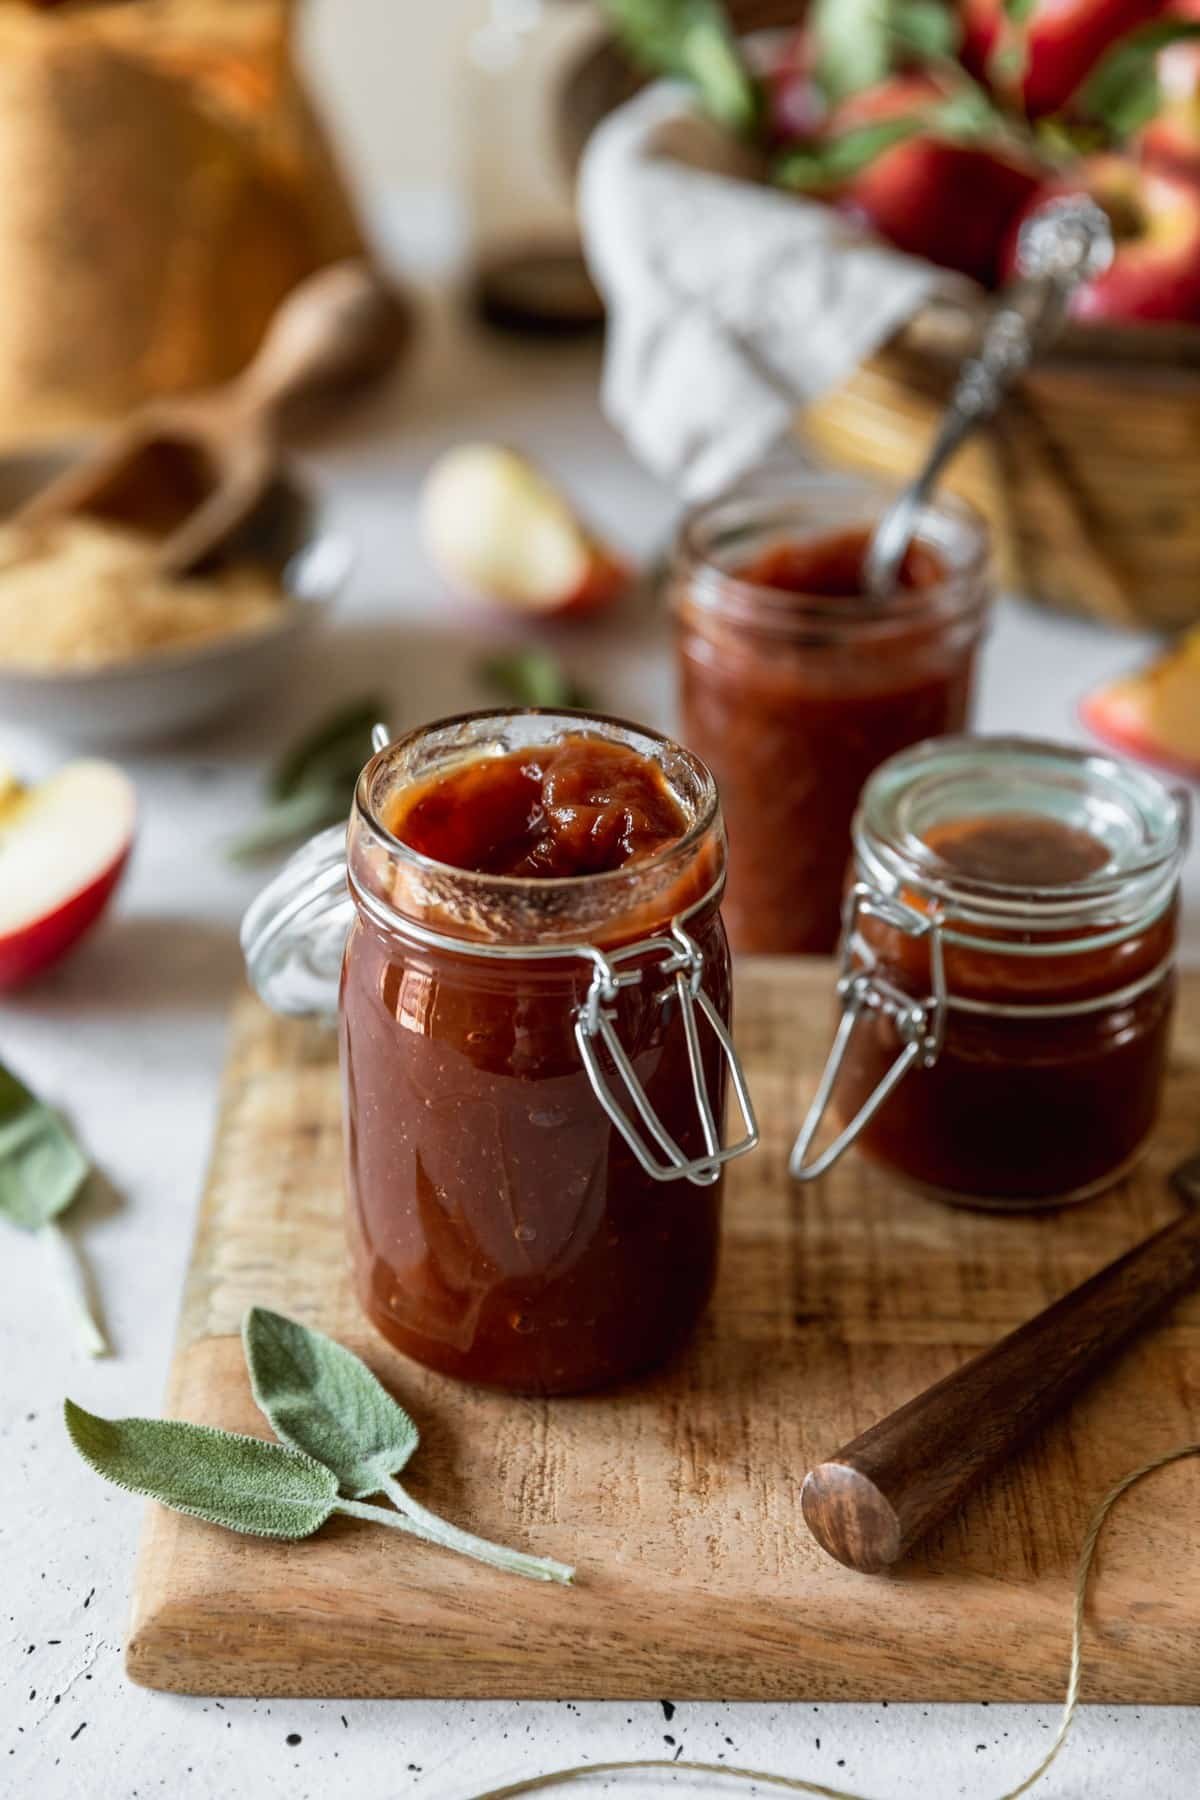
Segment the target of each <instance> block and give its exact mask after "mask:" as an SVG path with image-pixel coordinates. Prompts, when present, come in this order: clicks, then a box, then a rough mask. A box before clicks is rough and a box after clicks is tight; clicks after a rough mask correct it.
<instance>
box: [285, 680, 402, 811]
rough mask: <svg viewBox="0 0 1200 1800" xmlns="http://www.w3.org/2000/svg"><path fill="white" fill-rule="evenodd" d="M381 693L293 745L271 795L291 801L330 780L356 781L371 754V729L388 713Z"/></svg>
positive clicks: (357, 702) (342, 712) (336, 713)
mask: <svg viewBox="0 0 1200 1800" xmlns="http://www.w3.org/2000/svg"><path fill="white" fill-rule="evenodd" d="M388 710H389V708H388V703H387V701H386V700H382V699H380V697H379V695H378V694H370V695H367V696H365V697H364V698H362V699H359V700H351V701H350V702H349V703H348V704H347V705H345V706H339V707H338V708H337V709H336V711H334V712H332V713H330V714H329V716H328V717H327V718H325V719H322V720H321V721H320V723H319V724H317V725H315V726H314V727H313V729H312V730H311V731H309V732H306V733H305V735H304V736H303V737H302V738H301V739H300V740H299V742H298V743H296V744H293V746H292V748H291V749H290V750H288V751H287V753H286V754H285V755H284V757H283V758H282V760H281V761H280V762H279V764H278V766H277V767H276V769H275V772H274V774H273V775H272V777H271V798H272V799H273V800H287V799H288V798H289V797H290V796H291V795H293V794H295V793H298V792H300V791H301V790H302V789H305V788H309V787H312V786H313V785H314V784H315V785H320V784H322V783H327V782H345V781H347V780H349V781H351V782H353V781H356V780H357V779H358V773H359V770H360V769H361V768H362V766H363V764H364V763H365V762H366V761H367V758H368V757H369V756H370V754H371V729H372V727H373V726H374V725H375V724H376V723H377V722H378V721H379V720H380V719H383V718H386V717H387V714H388Z"/></svg>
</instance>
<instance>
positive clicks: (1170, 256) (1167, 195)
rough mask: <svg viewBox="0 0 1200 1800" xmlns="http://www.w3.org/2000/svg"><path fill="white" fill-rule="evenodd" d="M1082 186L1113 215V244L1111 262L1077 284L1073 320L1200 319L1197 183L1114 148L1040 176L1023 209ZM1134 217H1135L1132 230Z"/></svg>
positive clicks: (1008, 257) (1011, 264) (1010, 260)
mask: <svg viewBox="0 0 1200 1800" xmlns="http://www.w3.org/2000/svg"><path fill="white" fill-rule="evenodd" d="M1081 191H1083V192H1086V193H1088V194H1090V195H1091V197H1092V198H1093V199H1094V200H1095V201H1097V202H1098V204H1099V205H1101V206H1103V207H1104V208H1105V210H1106V211H1107V212H1108V213H1109V215H1110V217H1113V218H1114V219H1115V221H1116V223H1117V244H1116V254H1115V256H1114V257H1113V260H1112V264H1111V266H1110V267H1109V268H1108V269H1106V270H1105V271H1104V273H1103V274H1102V275H1097V276H1096V278H1095V280H1093V281H1088V282H1085V283H1084V284H1083V285H1082V286H1081V287H1078V288H1076V290H1075V292H1074V294H1073V295H1072V298H1071V304H1070V312H1071V316H1072V318H1075V319H1080V320H1084V321H1088V320H1091V321H1095V322H1098V323H1100V322H1103V323H1112V324H1122V323H1134V322H1136V321H1141V322H1143V323H1157V324H1167V323H1171V322H1176V323H1179V322H1186V321H1189V320H1200V181H1197V180H1194V179H1192V178H1191V177H1190V176H1186V175H1180V174H1176V173H1171V172H1169V171H1167V170H1165V169H1151V168H1149V167H1146V166H1143V165H1142V164H1139V163H1136V162H1134V161H1133V160H1132V159H1131V158H1129V157H1126V156H1119V155H1117V154H1116V153H1111V154H1107V155H1103V156H1091V157H1086V158H1085V159H1084V160H1083V161H1082V162H1081V163H1079V165H1078V166H1077V168H1076V170H1075V172H1074V174H1073V175H1070V176H1061V177H1059V178H1057V179H1056V180H1054V181H1048V182H1046V183H1045V185H1044V186H1043V187H1042V188H1041V189H1039V191H1038V192H1037V193H1036V194H1035V195H1034V197H1033V199H1032V201H1031V203H1030V206H1029V207H1028V209H1027V212H1032V211H1034V210H1035V209H1036V208H1037V207H1038V206H1040V205H1042V204H1043V203H1044V202H1045V201H1047V200H1050V199H1054V198H1055V197H1057V196H1061V195H1065V194H1077V193H1079V192H1081ZM1134 215H1140V219H1141V223H1140V226H1138V227H1136V228H1135V229H1134V230H1133V231H1132V233H1131V232H1130V230H1129V226H1128V221H1129V220H1130V218H1131V217H1133V216H1134ZM1123 221H1124V225H1123V223H1122V222H1123ZM1022 222H1023V220H1022V219H1018V220H1017V222H1016V225H1015V226H1014V228H1013V232H1012V236H1011V237H1010V240H1009V243H1008V246H1007V248H1006V252H1005V268H1006V270H1007V271H1008V272H1009V273H1011V272H1013V270H1015V267H1016V257H1017V236H1018V233H1019V231H1020V228H1021V224H1022Z"/></svg>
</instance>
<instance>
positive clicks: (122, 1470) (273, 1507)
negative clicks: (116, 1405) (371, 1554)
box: [63, 1400, 337, 1538]
mask: <svg viewBox="0 0 1200 1800" xmlns="http://www.w3.org/2000/svg"><path fill="white" fill-rule="evenodd" d="M63 1415H64V1417H65V1419H66V1424H67V1431H68V1433H69V1435H70V1438H71V1442H72V1443H73V1444H74V1446H75V1448H76V1450H78V1452H79V1454H80V1456H82V1457H83V1460H84V1461H85V1462H86V1463H87V1464H88V1465H89V1466H90V1467H91V1468H93V1469H94V1470H95V1471H96V1473H97V1474H98V1475H102V1476H103V1477H104V1479H105V1481H111V1482H112V1483H113V1485H114V1486H115V1487H119V1488H125V1489H126V1490H127V1491H128V1492H129V1493H131V1494H141V1495H143V1496H144V1497H145V1498H146V1499H149V1500H158V1501H160V1502H161V1504H162V1505H163V1506H169V1507H171V1508H172V1509H173V1510H174V1511H175V1512H181V1513H187V1514H188V1515H189V1516H190V1517H192V1518H195V1519H204V1520H206V1521H207V1522H208V1523H209V1524H210V1525H223V1526H225V1527H226V1529H227V1530H229V1531H243V1532H246V1533H248V1534H249V1535H250V1536H251V1537H269V1538H306V1537H311V1536H312V1534H313V1532H314V1531H317V1530H319V1529H320V1527H321V1526H322V1525H323V1524H324V1523H325V1521H326V1519H328V1518H329V1516H330V1514H331V1513H332V1512H334V1511H335V1510H337V1477H336V1476H335V1475H334V1473H333V1471H332V1470H331V1469H327V1468H325V1467H324V1466H323V1465H322V1464H321V1463H319V1462H315V1461H314V1460H313V1458H312V1457H311V1456H304V1455H303V1454H302V1453H301V1452H300V1451H298V1450H292V1449H288V1448H286V1447H285V1446H284V1445H283V1444H272V1443H267V1442H265V1441H264V1440H263V1439H262V1438H253V1437H241V1436H239V1435H238V1434H237V1433H235V1432H232V1431H217V1430H215V1429H214V1428H213V1427H212V1426H211V1425H189V1424H185V1423H184V1422H182V1421H181V1420H178V1419H101V1418H98V1417H97V1416H96V1414H95V1413H90V1412H85V1411H84V1409H83V1407H82V1406H76V1404H75V1402H74V1401H73V1400H67V1401H65V1402H64V1405H63Z"/></svg>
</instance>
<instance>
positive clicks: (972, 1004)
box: [792, 737, 1187, 1209]
mask: <svg viewBox="0 0 1200 1800" xmlns="http://www.w3.org/2000/svg"><path fill="white" fill-rule="evenodd" d="M1186 835H1187V802H1186V798H1185V797H1184V796H1182V795H1180V794H1177V793H1173V792H1172V791H1171V790H1169V789H1168V788H1166V787H1164V786H1163V785H1162V783H1161V782H1159V781H1157V780H1155V778H1154V777H1153V776H1151V775H1148V774H1145V773H1144V772H1142V771H1141V770H1138V769H1135V768H1133V767H1131V766H1129V765H1127V764H1122V763H1120V762H1117V761H1115V760H1113V759H1111V758H1109V757H1105V756H1095V755H1089V754H1087V753H1086V752H1083V751H1077V750H1070V749H1067V748H1064V747H1063V746H1062V745H1058V744H1051V743H1042V742H1039V741H1037V740H1033V739H1022V738H966V737H963V738H948V739H943V740H942V741H940V742H937V743H928V744H921V745H918V746H917V747H916V748H915V749H913V750H909V751H906V752H903V753H902V754H901V755H899V756H895V757H893V758H892V759H891V760H890V761H889V762H887V763H885V764H884V766H883V767H882V768H881V769H879V770H878V771H877V772H876V774H875V775H874V776H873V777H872V778H871V780H870V781H869V782H868V783H867V786H866V788H865V790H864V793H863V797H862V803H861V805H860V807H859V810H858V813H857V816H856V818H855V822H854V870H853V878H852V884H851V886H850V888H849V891H848V894H847V896H846V902H845V922H844V929H843V937H842V968H841V976H840V980H839V983H838V992H839V995H840V999H841V1004H842V1017H841V1023H840V1025H839V1028H838V1031H837V1035H836V1038H835V1040H834V1045H833V1048H832V1050H831V1052H830V1055H829V1060H828V1062H827V1064H826V1068H825V1073H824V1076H823V1078H822V1081H821V1083H820V1086H819V1088H818V1092H817V1094H816V1097H815V1099H814V1101H813V1105H812V1107H811V1108H810V1111H809V1114H808V1117H807V1119H806V1121H805V1124H804V1127H803V1129H802V1131H801V1133H800V1136H799V1138H798V1139H797V1141H796V1146H795V1149H794V1151H793V1154H792V1173H793V1175H795V1176H796V1177H798V1178H799V1179H801V1180H811V1179H813V1178H815V1177H816V1176H818V1175H820V1174H822V1173H823V1172H824V1171H825V1170H826V1169H828V1168H829V1167H830V1166H831V1164H832V1163H833V1162H834V1161H836V1159H837V1157H838V1156H840V1155H841V1153H842V1151H843V1150H845V1149H846V1148H847V1146H848V1145H849V1144H851V1143H854V1142H857V1144H858V1146H859V1148H860V1149H862V1150H863V1151H864V1152H865V1153H866V1154H867V1155H868V1156H870V1157H871V1158H872V1159H873V1160H875V1161H877V1162H881V1163H884V1164H886V1166H887V1167H888V1168H890V1169H894V1170H895V1171H896V1173H897V1174H899V1175H901V1176H902V1177H903V1178H904V1179H905V1180H906V1181H907V1182H908V1183H910V1184H911V1185H913V1186H915V1187H917V1188H920V1189H922V1190H924V1191H926V1192H928V1193H932V1194H934V1195H935V1196H937V1197H938V1198H939V1199H943V1200H950V1201H955V1202H959V1203H961V1204H964V1205H971V1206H982V1207H991V1208H1001V1209H1003V1208H1029V1207H1043V1206H1055V1205H1061V1204H1064V1203H1066V1202H1068V1201H1078V1200H1086V1199H1088V1198H1090V1197H1091V1196H1092V1195H1093V1194H1096V1193H1099V1192H1100V1191H1101V1190H1102V1189H1104V1188H1106V1187H1108V1186H1110V1185H1111V1184H1112V1183H1113V1182H1114V1181H1116V1180H1118V1179H1119V1178H1120V1177H1121V1176H1122V1175H1123V1174H1124V1173H1125V1172H1126V1171H1127V1170H1128V1169H1129V1168H1130V1166H1131V1165H1132V1164H1133V1162H1134V1161H1135V1160H1136V1159H1137V1157H1138V1155H1139V1153H1140V1151H1141V1150H1142V1148H1143V1146H1144V1144H1145V1142H1146V1139H1147V1137H1148V1135H1149V1133H1150V1130H1151V1127H1152V1126H1153V1123H1154V1119H1155V1116H1156V1113H1157V1110H1158V1103H1159V1097H1160V1092H1161V1087H1162V1078H1163V1072H1164V1068H1165V1063H1166V1052H1167V1039H1168V1032H1169V1026H1170V1020H1171V1013H1172V1007H1173V1003H1174V997H1175V942H1176V915H1177V894H1178V885H1179V868H1180V863H1181V860H1182V856H1183V852H1184V848H1185V843H1186ZM831 1104H832V1106H833V1109H834V1111H835V1112H836V1114H837V1116H838V1118H839V1119H840V1121H841V1122H842V1129H841V1131H840V1133H839V1135H838V1136H837V1138H836V1139H835V1140H834V1141H833V1142H832V1143H831V1144H830V1145H829V1147H828V1148H827V1149H826V1150H825V1151H823V1152H822V1153H821V1154H820V1155H812V1154H811V1149H812V1145H813V1142H814V1139H815V1136H816V1133H817V1130H818V1128H819V1126H820V1123H821V1119H822V1117H823V1115H824V1113H825V1111H826V1109H827V1108H828V1107H829V1106H830V1105H831Z"/></svg>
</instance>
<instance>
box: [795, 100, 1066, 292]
mask: <svg viewBox="0 0 1200 1800" xmlns="http://www.w3.org/2000/svg"><path fill="white" fill-rule="evenodd" d="M945 98H946V96H945V94H944V92H943V91H942V89H941V88H939V87H938V85H937V83H936V82H934V81H933V80H932V79H931V78H930V77H929V76H926V75H897V76H893V77H891V78H890V79H889V80H887V81H883V82H880V83H879V84H878V85H877V86H876V87H872V88H865V89H863V91H862V92H861V93H858V94H852V95H851V96H850V97H849V98H848V99H846V100H844V101H842V103H841V104H840V105H839V106H838V107H837V108H836V109H835V111H834V113H833V115H832V117H831V118H830V121H829V127H828V134H829V136H831V137H832V136H838V135H840V134H842V133H843V132H848V131H856V130H859V129H861V128H862V127H863V126H866V125H873V124H876V123H879V122H880V121H882V120H885V119H902V118H906V117H909V116H915V115H919V114H921V113H924V112H928V111H929V110H930V109H931V108H932V107H934V106H936V105H938V104H940V103H941V102H943V101H944V100H945ZM1039 179H1040V176H1039V175H1038V174H1037V173H1036V172H1035V171H1033V170H1032V169H1029V168H1026V167H1023V166H1022V165H1020V164H1018V163H1016V162H1014V161H1012V160H1010V159H1009V158H1008V157H1007V156H1006V155H1003V154H1001V153H1000V152H999V151H995V150H992V149H989V148H988V147H986V146H985V145H974V144H960V143H955V142H952V141H950V140H947V139H942V138H938V137H937V136H936V135H934V134H927V133H925V132H922V133H920V134H919V135H918V136H916V137H911V138H906V139H904V141H903V142H901V143H899V144H895V145H893V146H892V148H891V149H890V150H884V151H883V152H882V154H881V155H879V156H877V157H875V159H874V161H872V162H870V163H868V164H867V166H866V167H865V168H864V169H861V170H860V171H859V173H858V174H857V175H854V176H852V177H851V178H850V179H849V180H848V181H847V182H845V183H844V184H843V185H842V186H841V187H840V189H839V191H838V196H837V200H838V204H839V206H841V208H842V209H843V210H844V211H847V212H849V213H851V214H853V215H854V216H856V217H859V218H862V219H864V220H865V221H866V222H867V223H868V224H869V225H871V226H872V227H873V229H874V230H876V231H877V232H879V234H880V236H882V237H885V238H887V239H889V241H890V242H891V243H893V244H895V245H896V247H897V249H900V250H905V251H907V252H908V254H909V255H910V256H923V257H926V258H927V259H928V260H929V261H930V262H935V263H940V264H941V265H942V267H943V268H947V269H957V270H959V271H960V272H961V273H962V274H964V275H971V276H974V278H975V279H976V280H977V281H982V282H984V283H985V284H987V285H990V284H992V283H993V282H994V281H995V279H996V273H997V268H998V263H999V258H1000V254H1001V251H1002V250H1003V247H1004V242H1005V239H1006V237H1007V235H1008V231H1009V229H1010V227H1011V224H1012V221H1013V219H1014V218H1016V216H1017V214H1018V213H1019V212H1020V211H1021V209H1022V208H1023V206H1024V205H1025V203H1026V201H1027V200H1028V199H1029V197H1030V195H1031V194H1032V193H1034V191H1035V190H1036V188H1037V186H1038V182H1039Z"/></svg>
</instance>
